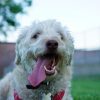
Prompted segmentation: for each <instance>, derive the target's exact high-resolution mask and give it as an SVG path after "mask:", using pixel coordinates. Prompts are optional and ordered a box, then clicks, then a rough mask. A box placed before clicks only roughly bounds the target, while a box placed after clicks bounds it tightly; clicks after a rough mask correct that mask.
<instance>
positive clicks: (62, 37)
mask: <svg viewBox="0 0 100 100" xmlns="http://www.w3.org/2000/svg"><path fill="white" fill-rule="evenodd" d="M59 34H60V37H61V40H64V36H63V34H62V33H60V32H59Z"/></svg>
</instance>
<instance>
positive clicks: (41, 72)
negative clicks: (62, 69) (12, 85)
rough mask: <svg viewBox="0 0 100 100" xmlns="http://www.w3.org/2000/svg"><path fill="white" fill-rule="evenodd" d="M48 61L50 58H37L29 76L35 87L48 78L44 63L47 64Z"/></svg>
mask: <svg viewBox="0 0 100 100" xmlns="http://www.w3.org/2000/svg"><path fill="white" fill-rule="evenodd" d="M48 62H49V61H48V60H46V59H41V58H39V59H38V60H37V63H36V65H35V67H34V70H33V71H32V73H31V74H30V75H29V76H28V80H29V82H30V83H31V85H32V86H33V87H36V86H38V85H39V84H40V83H41V82H43V81H44V80H45V79H46V73H45V69H44V65H46V64H47V63H48Z"/></svg>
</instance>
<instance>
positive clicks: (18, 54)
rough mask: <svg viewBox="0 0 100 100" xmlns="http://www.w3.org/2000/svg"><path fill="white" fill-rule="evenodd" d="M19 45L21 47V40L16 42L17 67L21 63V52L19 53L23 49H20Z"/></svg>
mask: <svg viewBox="0 0 100 100" xmlns="http://www.w3.org/2000/svg"><path fill="white" fill-rule="evenodd" d="M19 45H20V38H19V39H18V40H17V42H16V48H15V50H16V51H15V52H16V57H15V63H16V64H17V65H19V64H20V62H21V57H20V51H19V49H21V48H20V47H19Z"/></svg>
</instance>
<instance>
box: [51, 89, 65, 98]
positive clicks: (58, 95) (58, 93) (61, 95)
mask: <svg viewBox="0 0 100 100" xmlns="http://www.w3.org/2000/svg"><path fill="white" fill-rule="evenodd" d="M64 94H65V91H64V90H62V91H60V92H57V93H56V94H55V95H54V96H53V97H52V100H62V98H63V96H64Z"/></svg>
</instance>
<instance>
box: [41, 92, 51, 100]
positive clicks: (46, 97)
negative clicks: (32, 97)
mask: <svg viewBox="0 0 100 100" xmlns="http://www.w3.org/2000/svg"><path fill="white" fill-rule="evenodd" d="M42 100H51V93H48V94H47V95H46V94H43V98H42Z"/></svg>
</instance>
